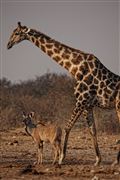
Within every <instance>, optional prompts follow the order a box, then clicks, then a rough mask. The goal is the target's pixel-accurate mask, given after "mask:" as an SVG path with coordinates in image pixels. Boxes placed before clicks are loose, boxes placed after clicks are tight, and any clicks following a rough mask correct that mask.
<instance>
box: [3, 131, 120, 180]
mask: <svg viewBox="0 0 120 180" xmlns="http://www.w3.org/2000/svg"><path fill="white" fill-rule="evenodd" d="M0 134H1V135H0V142H1V145H0V154H1V156H0V179H5V180H9V179H10V180H16V179H25V180H27V179H30V180H32V179H42V180H45V179H46V180H48V179H49V180H50V179H52V180H63V179H65V180H74V179H75V180H106V179H109V180H111V179H112V180H120V166H116V167H111V163H112V162H113V160H114V159H115V157H116V152H117V145H116V144H115V140H116V139H118V135H105V134H98V142H99V147H100V150H101V154H102V163H101V165H100V166H99V167H94V166H93V164H94V162H95V153H94V149H93V144H92V139H91V137H90V136H89V133H88V130H87V129H83V130H81V131H80V129H79V128H74V129H73V130H72V132H71V134H70V138H69V144H68V150H67V157H66V159H65V162H64V164H63V165H62V166H61V167H57V166H53V165H52V164H51V163H52V159H53V153H52V148H51V145H49V144H45V146H44V157H43V160H44V164H43V165H36V166H34V165H33V164H34V162H35V160H36V152H37V149H36V146H35V144H34V142H33V140H32V139H31V137H30V136H28V135H26V133H25V130H24V128H19V129H14V130H10V131H3V132H0Z"/></svg>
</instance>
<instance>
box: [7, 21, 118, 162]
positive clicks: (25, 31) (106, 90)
mask: <svg viewBox="0 0 120 180" xmlns="http://www.w3.org/2000/svg"><path fill="white" fill-rule="evenodd" d="M23 40H28V41H31V42H32V43H33V44H34V45H35V46H37V47H38V48H40V49H41V50H42V51H43V52H44V53H46V54H47V55H48V56H50V57H51V58H52V59H53V60H54V61H56V62H57V63H58V64H59V65H61V66H62V67H63V68H65V69H67V70H68V71H69V73H70V74H72V76H73V77H74V78H75V79H76V87H75V96H76V106H75V108H74V110H73V113H72V116H71V118H70V120H68V122H67V123H66V126H65V135H64V143H63V153H62V155H61V159H60V163H62V161H63V159H64V158H65V155H66V149H67V142H68V138H69V133H70V130H71V128H72V127H73V125H74V123H75V122H76V121H77V119H78V118H79V116H80V115H81V114H82V113H83V114H84V115H85V117H86V120H87V123H88V127H89V130H90V133H91V136H92V138H93V143H94V148H95V153H96V163H95V165H98V164H100V162H101V155H100V151H99V147H98V142H97V135H96V127H95V122H94V116H93V108H94V107H95V106H99V107H102V108H113V107H115V108H116V112H117V115H118V119H119V123H120V76H119V75H117V74H114V73H112V72H111V71H110V70H108V69H107V68H106V67H105V66H104V65H103V64H102V63H101V62H100V60H99V59H98V58H97V57H96V56H94V55H93V54H90V53H85V52H84V51H81V50H78V49H75V48H72V47H69V46H66V45H65V44H63V43H60V42H58V41H56V40H54V39H52V38H51V37H49V36H47V35H45V34H43V33H41V32H39V31H37V30H35V29H31V28H28V27H26V26H22V25H21V23H20V22H19V23H18V27H17V28H16V29H15V30H14V31H13V33H12V35H11V37H10V40H9V42H8V45H7V47H8V49H10V48H12V47H13V46H14V45H15V44H17V43H20V42H21V41H23ZM119 162H120V147H119V150H118V153H117V158H116V160H115V163H114V164H118V163H119Z"/></svg>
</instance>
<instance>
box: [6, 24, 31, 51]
mask: <svg viewBox="0 0 120 180" xmlns="http://www.w3.org/2000/svg"><path fill="white" fill-rule="evenodd" d="M27 31H28V28H27V27H26V26H21V23H20V22H18V27H17V28H16V29H15V30H14V31H13V33H12V35H11V36H10V39H9V42H8V44H7V48H8V49H10V48H12V47H13V46H14V45H15V44H18V43H19V42H21V41H23V40H25V39H27Z"/></svg>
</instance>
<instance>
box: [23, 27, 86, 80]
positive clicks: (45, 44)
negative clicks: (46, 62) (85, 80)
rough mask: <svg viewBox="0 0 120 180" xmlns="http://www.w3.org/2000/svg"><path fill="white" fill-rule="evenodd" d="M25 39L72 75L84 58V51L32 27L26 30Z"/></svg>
mask: <svg viewBox="0 0 120 180" xmlns="http://www.w3.org/2000/svg"><path fill="white" fill-rule="evenodd" d="M27 39H28V40H29V41H31V42H32V43H34V44H35V45H36V46H37V47H39V48H40V49H41V50H42V51H43V52H44V53H46V54H47V55H48V56H50V57H51V58H52V59H53V60H55V61H56V62H57V63H58V64H59V65H61V66H63V67H64V68H65V69H67V70H68V71H69V72H70V73H71V74H72V75H73V76H75V75H76V72H77V71H78V68H79V65H80V63H81V62H82V61H83V60H84V56H85V53H84V52H83V51H80V50H77V49H74V48H71V47H69V46H66V45H64V44H62V43H60V42H58V41H55V40H54V39H52V38H50V37H48V36H47V35H45V34H43V33H41V32H38V31H36V30H34V29H29V30H28V32H27Z"/></svg>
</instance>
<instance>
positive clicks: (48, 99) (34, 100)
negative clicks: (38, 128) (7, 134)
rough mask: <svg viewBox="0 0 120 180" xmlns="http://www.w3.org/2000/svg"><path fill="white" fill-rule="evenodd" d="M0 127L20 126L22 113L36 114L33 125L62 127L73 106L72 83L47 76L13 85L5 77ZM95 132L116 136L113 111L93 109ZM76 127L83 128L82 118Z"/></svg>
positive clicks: (2, 89)
mask: <svg viewBox="0 0 120 180" xmlns="http://www.w3.org/2000/svg"><path fill="white" fill-rule="evenodd" d="M0 82H1V84H0V86H1V88H0V94H1V97H0V110H1V117H0V124H1V126H0V128H1V129H8V128H12V127H19V126H21V124H22V123H21V121H22V112H23V111H25V112H30V111H34V112H35V115H36V117H35V122H39V121H44V122H48V121H53V122H54V121H58V122H60V123H61V124H62V125H64V124H65V123H66V122H67V120H68V119H70V117H71V115H72V110H73V108H74V106H75V97H74V86H75V80H74V79H72V78H71V77H70V76H67V75H57V74H50V73H47V74H45V75H43V76H40V77H36V79H35V80H28V81H21V82H20V83H18V84H12V83H11V82H10V81H9V80H7V79H6V78H3V79H2V80H0ZM94 114H95V122H96V126H97V129H98V130H99V131H102V132H108V133H112V132H113V133H114V132H115V133H116V132H117V131H118V128H117V127H118V122H117V118H116V114H115V112H114V111H109V113H108V111H106V110H101V109H95V111H94ZM77 125H78V126H79V127H86V126H87V124H86V120H85V119H84V118H83V116H82V117H81V118H80V119H79V120H78V123H77Z"/></svg>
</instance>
